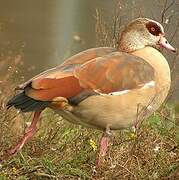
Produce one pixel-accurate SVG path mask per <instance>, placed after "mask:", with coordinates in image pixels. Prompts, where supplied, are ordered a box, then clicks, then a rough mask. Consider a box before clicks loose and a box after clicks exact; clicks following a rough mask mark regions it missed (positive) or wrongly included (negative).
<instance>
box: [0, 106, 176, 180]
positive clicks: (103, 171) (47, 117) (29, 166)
mask: <svg viewBox="0 0 179 180" xmlns="http://www.w3.org/2000/svg"><path fill="white" fill-rule="evenodd" d="M164 109H165V110H164ZM4 111H5V112H6V111H7V110H4ZM161 111H165V113H166V114H168V116H167V118H170V119H171V120H172V118H171V117H170V116H173V114H172V113H173V109H172V108H171V107H170V106H169V107H163V109H162V110H161ZM161 111H160V113H156V114H154V115H152V116H151V117H150V118H149V119H148V120H146V121H145V122H144V123H143V124H142V126H141V127H140V129H138V131H137V132H133V131H132V130H124V131H116V132H115V134H114V136H113V139H112V144H111V147H110V150H109V152H108V155H107V158H106V161H105V163H104V165H103V166H102V167H101V168H100V169H96V168H95V161H96V160H95V159H96V155H97V152H98V145H97V144H98V141H99V138H100V136H101V132H99V131H97V130H91V129H86V128H83V127H81V126H76V125H73V124H70V123H68V122H67V121H64V120H63V119H62V118H61V117H59V116H58V115H56V114H54V113H53V111H51V110H49V109H47V110H46V111H45V112H44V113H43V118H42V121H41V123H40V124H39V130H38V133H37V134H36V136H35V137H34V138H33V139H32V141H30V142H29V143H28V144H26V145H25V147H24V148H23V150H22V151H21V152H20V153H19V154H17V155H16V156H14V157H13V158H12V159H10V160H8V161H6V162H4V163H2V164H1V165H0V179H167V178H168V179H177V178H178V176H179V150H178V142H179V136H178V132H179V127H178V126H177V125H176V123H175V122H174V121H173V120H172V122H171V121H167V120H166V119H164V118H163V116H161ZM171 112H172V113H171ZM1 113H4V112H1ZM14 113H15V110H14V109H12V110H8V112H6V114H9V115H8V116H6V118H5V119H4V120H3V121H1V122H0V125H1V130H2V131H1V134H2V135H1V138H0V142H1V147H0V148H1V153H2V152H3V151H4V150H5V149H7V148H8V147H10V146H11V145H12V144H14V143H15V142H16V141H17V136H16V137H15V138H14V137H13V133H12V132H13V131H12V129H10V128H9V127H10V124H11V121H12V119H11V118H10V114H13V115H14ZM29 116H30V114H29V115H27V116H26V117H23V116H20V117H21V118H22V119H23V118H25V119H29ZM23 126H24V124H23ZM7 127H8V128H7ZM17 128H20V127H16V131H18V129H17ZM20 129H21V128H20ZM16 135H17V134H16ZM96 146H97V150H96V148H94V147H96Z"/></svg>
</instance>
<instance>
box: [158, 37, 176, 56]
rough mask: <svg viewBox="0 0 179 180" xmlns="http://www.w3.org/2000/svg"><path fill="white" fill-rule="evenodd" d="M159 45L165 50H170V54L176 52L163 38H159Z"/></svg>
mask: <svg viewBox="0 0 179 180" xmlns="http://www.w3.org/2000/svg"><path fill="white" fill-rule="evenodd" d="M159 45H160V47H162V48H165V49H167V50H170V51H172V52H176V49H175V48H174V47H173V46H172V45H170V44H169V42H168V41H167V39H166V38H165V37H164V36H161V37H160V40H159Z"/></svg>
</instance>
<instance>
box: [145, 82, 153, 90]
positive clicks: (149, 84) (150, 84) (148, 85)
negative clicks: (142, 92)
mask: <svg viewBox="0 0 179 180" xmlns="http://www.w3.org/2000/svg"><path fill="white" fill-rule="evenodd" d="M154 86H155V81H150V82H148V83H146V84H144V86H143V87H142V89H147V88H151V87H154Z"/></svg>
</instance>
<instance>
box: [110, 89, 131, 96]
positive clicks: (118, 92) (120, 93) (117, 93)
mask: <svg viewBox="0 0 179 180" xmlns="http://www.w3.org/2000/svg"><path fill="white" fill-rule="evenodd" d="M129 91H131V90H128V89H127V90H124V91H117V92H112V93H109V95H113V96H118V95H122V94H127V93H128V92H129Z"/></svg>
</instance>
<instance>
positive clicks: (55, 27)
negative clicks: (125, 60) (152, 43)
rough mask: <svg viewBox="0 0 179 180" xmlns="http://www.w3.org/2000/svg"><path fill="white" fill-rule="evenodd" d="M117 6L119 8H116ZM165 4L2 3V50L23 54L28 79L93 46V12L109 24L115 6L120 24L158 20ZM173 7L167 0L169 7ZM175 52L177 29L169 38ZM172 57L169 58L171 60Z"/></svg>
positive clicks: (174, 14) (178, 18)
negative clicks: (130, 21) (28, 69)
mask: <svg viewBox="0 0 179 180" xmlns="http://www.w3.org/2000/svg"><path fill="white" fill-rule="evenodd" d="M119 2H120V3H119ZM165 2H166V1H165V0H151V1H144V0H121V1H118V0H98V1H96V0H16V1H12V0H0V51H1V53H2V52H3V51H12V52H18V51H22V52H23V54H24V57H23V59H24V61H25V65H26V66H27V67H31V66H34V67H36V68H35V70H34V71H32V72H31V73H29V72H27V71H24V74H25V76H26V78H29V77H31V76H32V75H34V74H35V73H39V72H40V71H42V70H45V69H48V68H50V67H53V66H55V65H57V64H60V63H61V62H62V61H63V60H64V59H65V58H66V57H68V56H70V55H71V54H74V53H76V52H79V51H81V50H83V49H87V48H90V47H94V46H96V39H95V38H96V33H95V24H96V20H95V15H96V9H99V10H100V11H101V12H102V17H103V19H104V20H105V22H106V24H109V26H110V25H111V22H112V17H113V16H114V14H115V11H116V7H117V4H119V5H118V7H119V9H118V10H119V11H120V18H121V24H125V23H126V22H128V21H129V20H131V19H134V18H136V17H139V16H143V17H149V18H153V19H156V20H158V21H161V13H162V9H163V8H164V6H165ZM170 3H172V0H168V1H167V4H170ZM166 19H169V23H170V26H169V27H168V28H167V35H168V37H169V39H170V38H171V37H172V34H173V33H174V32H175V31H176V25H177V23H178V22H179V0H176V1H175V3H174V4H173V5H172V6H171V7H170V8H169V9H168V11H167V13H166V14H165V23H164V26H166V25H167V23H168V22H167V20H166ZM172 43H173V44H174V46H175V47H179V30H178V31H177V33H176V34H175V36H174V38H173V42H172ZM172 58H173V55H171V56H170V58H169V59H170V61H171V60H172Z"/></svg>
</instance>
